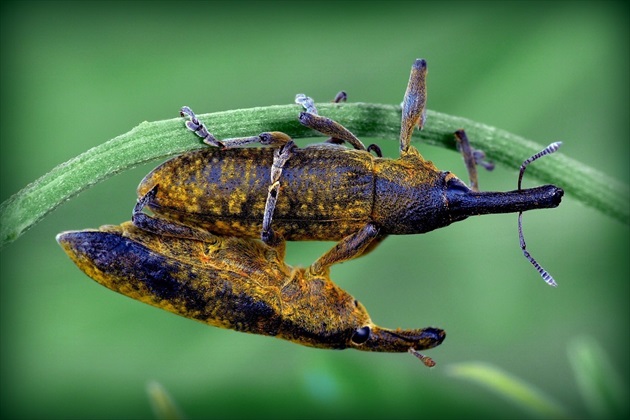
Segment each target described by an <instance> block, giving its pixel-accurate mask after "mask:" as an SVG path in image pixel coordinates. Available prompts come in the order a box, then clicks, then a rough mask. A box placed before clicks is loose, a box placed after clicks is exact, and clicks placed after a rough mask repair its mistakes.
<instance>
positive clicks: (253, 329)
mask: <svg viewBox="0 0 630 420" xmlns="http://www.w3.org/2000/svg"><path fill="white" fill-rule="evenodd" d="M143 205H144V200H140V201H139V202H138V205H137V206H138V207H139V208H140V209H141V208H142V206H143ZM204 239H205V240H204V241H198V240H192V239H187V238H181V237H174V236H165V235H156V234H153V233H149V232H147V231H144V230H141V229H138V228H137V227H135V226H134V225H133V224H132V223H130V222H126V223H123V224H122V225H120V226H114V225H109V226H103V227H101V229H100V230H83V231H70V232H63V233H60V234H59V235H57V241H58V242H59V244H60V245H61V246H62V247H63V249H64V251H65V252H66V253H67V254H68V255H69V256H70V258H71V259H72V260H73V261H74V262H75V264H76V265H77V266H78V267H79V268H80V269H81V270H82V271H83V272H85V273H86V274H87V275H88V276H89V277H91V278H92V279H94V280H95V281H97V282H98V283H100V284H102V285H103V286H105V287H107V288H109V289H111V290H113V291H116V292H118V293H121V294H123V295H126V296H129V297H131V298H133V299H136V300H139V301H141V302H145V303H148V304H149V305H153V306H156V307H158V308H162V309H164V310H167V311H170V312H173V313H175V314H178V315H181V316H184V317H186V318H191V319H194V320H197V321H200V322H203V323H206V324H210V325H213V326H216V327H220V328H229V329H233V330H236V331H242V332H248V333H252V334H261V335H267V336H274V337H278V338H282V339H285V340H290V341H293V342H295V343H299V344H302V345H305V346H311V347H319V348H328V349H345V348H354V349H358V350H364V351H373V352H392V353H393V352H410V353H411V354H413V355H414V356H416V357H418V358H419V359H420V360H421V361H422V362H423V363H424V364H425V365H427V366H429V367H431V366H433V365H435V363H434V362H433V360H432V359H431V358H429V357H427V356H424V355H423V354H421V353H419V350H425V349H430V348H433V347H436V346H438V345H440V344H441V343H442V341H443V340H444V338H445V336H446V334H445V332H444V331H443V330H441V329H439V328H423V329H415V330H401V329H396V330H390V329H386V328H380V327H378V326H377V325H374V324H373V323H372V320H371V319H370V316H369V315H368V313H367V311H366V310H365V307H364V306H363V305H362V304H360V303H359V302H358V301H357V300H355V299H354V298H353V297H352V296H351V295H350V294H349V293H347V292H346V291H344V290H342V289H341V288H339V287H338V286H337V285H336V284H334V283H333V282H332V281H331V280H330V278H329V277H328V276H327V275H319V274H313V273H310V272H309V271H308V270H305V269H299V268H293V267H290V266H288V265H286V264H285V262H284V248H285V246H284V242H283V241H277V242H276V243H275V244H274V245H273V246H268V245H265V244H264V243H262V242H261V241H259V240H256V239H249V238H236V237H223V236H214V235H211V234H208V235H207V236H206V237H205V238H204Z"/></svg>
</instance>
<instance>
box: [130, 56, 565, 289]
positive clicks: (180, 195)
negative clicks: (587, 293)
mask: <svg viewBox="0 0 630 420" xmlns="http://www.w3.org/2000/svg"><path fill="white" fill-rule="evenodd" d="M426 74H427V66H426V62H425V60H421V59H418V60H416V61H415V62H414V64H413V66H412V70H411V76H410V78H409V84H408V87H407V90H406V92H405V96H404V101H403V105H402V127H401V133H400V157H399V158H398V159H388V158H382V157H378V156H377V157H375V156H373V155H372V154H371V153H370V152H369V151H368V150H367V149H366V147H365V146H364V145H363V143H362V142H361V141H360V140H359V139H358V138H357V137H356V136H354V135H353V134H352V133H351V132H350V131H348V130H347V129H346V128H344V127H343V126H342V125H341V124H339V123H337V122H335V121H333V120H331V119H328V118H325V117H322V116H320V115H318V114H317V110H316V108H315V106H314V104H313V101H312V100H311V99H310V98H308V97H306V96H304V95H298V96H297V97H296V102H297V103H299V104H301V105H302V106H303V107H304V108H305V111H304V112H302V113H301V114H300V116H299V121H300V122H301V123H302V124H304V125H306V126H308V127H310V128H313V129H315V130H317V131H319V132H321V133H323V134H325V135H327V136H330V137H331V141H329V142H327V143H322V144H317V145H311V146H307V147H304V148H298V147H297V146H296V145H295V144H294V143H293V141H292V140H291V138H290V137H289V136H288V135H286V134H284V133H281V132H266V133H262V134H260V135H258V136H253V137H247V138H238V139H226V140H221V141H219V140H217V139H215V138H214V136H212V134H211V133H210V132H209V131H208V130H207V129H206V127H205V126H204V125H203V124H202V123H201V122H199V120H197V118H196V116H195V114H194V113H193V112H192V110H190V108H188V107H184V108H182V115H183V116H187V117H189V120H188V121H187V122H186V125H187V127H188V128H189V129H190V130H191V131H194V132H195V133H196V134H197V135H198V136H200V137H202V138H203V139H204V142H206V143H208V144H209V145H212V146H215V147H209V148H207V149H204V150H199V151H194V152H190V153H185V154H183V155H180V156H177V157H175V158H173V159H171V160H169V161H167V162H165V163H164V164H162V165H160V166H159V167H157V168H156V169H154V170H153V171H152V172H151V173H150V174H148V175H147V176H146V177H145V178H144V180H143V181H142V182H141V183H140V185H139V187H138V195H139V196H140V197H145V196H147V197H148V198H147V207H148V208H149V209H150V210H151V211H152V212H153V213H154V215H155V216H153V217H150V216H148V215H146V214H144V213H141V212H134V214H133V218H132V220H133V222H134V223H135V224H136V225H137V226H139V227H141V228H143V229H146V230H150V231H153V232H156V233H164V234H173V235H183V236H188V237H200V236H199V235H201V236H203V233H204V232H212V233H214V234H218V235H226V236H238V237H250V238H251V237H261V236H262V240H263V241H264V242H265V243H267V244H270V245H273V244H274V243H276V242H278V241H282V240H291V241H301V240H327V241H329V240H334V241H339V242H338V243H337V245H336V246H335V247H333V248H332V249H331V250H330V251H328V252H327V253H325V254H324V255H323V256H322V257H320V258H319V259H318V260H317V261H315V262H314V263H313V264H312V265H311V267H310V268H309V269H310V271H311V272H312V273H317V274H321V275H324V274H325V273H327V270H328V269H329V267H330V266H331V265H332V264H335V263H338V262H341V261H346V260H349V259H352V258H356V257H358V256H360V255H363V254H366V253H367V252H369V251H371V250H372V249H374V248H375V247H376V246H377V245H378V244H379V243H380V241H382V240H383V239H384V238H385V237H386V236H387V235H400V234H417V233H425V232H429V231H432V230H434V229H438V228H441V227H445V226H448V225H450V224H451V223H454V222H457V221H460V220H464V219H466V218H468V217H469V216H475V215H482V214H493V213H516V212H518V213H522V212H523V211H526V210H533V209H543V208H554V207H556V206H558V205H559V204H560V201H561V198H562V196H563V194H564V192H563V190H562V189H560V188H558V187H556V186H554V185H545V186H541V187H536V188H531V189H521V188H520V181H519V188H518V190H515V191H510V192H480V191H478V188H477V176H476V169H475V160H476V157H475V156H474V151H472V150H471V149H470V147H469V146H468V142H467V139H466V136H465V133H464V131H463V130H459V131H457V132H456V133H455V136H456V138H457V140H458V141H459V142H460V144H461V146H462V147H461V150H462V152H463V154H464V160H465V162H466V166H467V168H468V171H469V175H470V178H471V186H472V188H469V187H468V186H466V185H465V184H464V183H463V182H462V181H460V180H459V179H458V178H457V177H456V176H455V175H454V174H453V173H451V172H448V171H441V170H439V169H437V168H436V167H435V165H434V164H433V163H432V162H431V161H428V160H425V159H424V158H423V157H422V156H421V154H420V153H419V152H418V150H417V149H416V148H415V147H413V146H411V144H410V141H411V136H412V134H413V131H414V129H415V128H416V127H418V128H420V129H421V128H422V126H423V125H424V119H425V117H424V115H425V105H426V84H425V82H426ZM344 141H345V142H348V143H349V144H350V145H352V146H353V148H352V149H351V148H347V147H345V146H342V145H340V144H335V143H343V142H344ZM248 143H261V144H263V145H269V146H272V147H269V148H265V147H262V148H242V147H241V146H242V145H244V144H248ZM555 148H557V144H553V145H552V146H550V147H549V148H547V149H545V152H543V153H544V154H546V153H550V152H551V151H553V150H551V149H554V150H555ZM526 162H527V161H526ZM523 169H524V166H523ZM272 221H273V222H272ZM519 230H520V216H519ZM521 247H522V248H523V252H524V253H525V255H526V257H527V258H528V259H529V260H530V262H532V263H533V264H534V265H535V266H536V268H537V269H538V271H539V272H540V273H541V275H542V276H543V278H544V279H545V281H547V283H549V284H552V285H555V282H554V281H553V279H552V278H551V276H549V275H548V274H547V273H546V272H545V271H544V270H543V269H542V268H540V266H538V264H537V263H536V262H535V260H533V258H531V256H530V255H529V253H528V252H527V251H526V250H525V243H524V240H522V237H521Z"/></svg>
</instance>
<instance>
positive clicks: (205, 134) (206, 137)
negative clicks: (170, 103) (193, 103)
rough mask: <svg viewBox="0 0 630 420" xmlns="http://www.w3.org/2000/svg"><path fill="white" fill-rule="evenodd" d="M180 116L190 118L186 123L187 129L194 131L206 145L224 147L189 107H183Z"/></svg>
mask: <svg viewBox="0 0 630 420" xmlns="http://www.w3.org/2000/svg"><path fill="white" fill-rule="evenodd" d="M179 114H180V115H181V116H182V117H188V118H190V119H189V120H188V121H186V127H187V128H188V129H189V130H190V131H192V132H193V133H195V134H196V135H197V136H199V137H201V139H202V140H203V142H204V143H206V144H208V145H210V146H215V147H223V143H222V142H220V141H219V140H217V139H216V138H215V137H214V136H213V135H212V133H210V132H209V131H208V129H207V128H206V126H205V125H204V124H203V123H202V122H201V121H199V120H198V119H197V116H196V115H195V113H194V112H193V110H192V109H190V108H189V107H187V106H184V107H182V109H181V110H180V111H179Z"/></svg>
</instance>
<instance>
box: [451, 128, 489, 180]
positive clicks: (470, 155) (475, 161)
mask: <svg viewBox="0 0 630 420" xmlns="http://www.w3.org/2000/svg"><path fill="white" fill-rule="evenodd" d="M455 140H457V148H458V149H459V151H460V152H461V153H462V156H463V157H464V164H465V165H466V169H467V170H468V177H469V178H470V189H471V190H473V191H479V179H478V177H477V165H481V166H483V167H484V168H486V169H487V170H488V171H491V170H493V169H494V163H492V162H487V161H486V160H485V159H486V154H485V153H484V152H483V151H481V150H477V149H473V148H472V146H471V145H470V143H469V142H468V136H466V132H465V131H464V130H457V131H456V132H455Z"/></svg>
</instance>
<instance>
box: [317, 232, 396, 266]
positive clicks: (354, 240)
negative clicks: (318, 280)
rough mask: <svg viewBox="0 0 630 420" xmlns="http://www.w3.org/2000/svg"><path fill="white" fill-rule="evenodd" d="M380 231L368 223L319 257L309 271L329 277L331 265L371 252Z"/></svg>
mask: <svg viewBox="0 0 630 420" xmlns="http://www.w3.org/2000/svg"><path fill="white" fill-rule="evenodd" d="M378 231H379V229H378V227H377V226H376V225H375V224H374V223H368V224H367V225H365V226H363V227H362V228H361V230H359V231H358V232H356V233H353V234H352V235H348V236H346V237H345V238H343V239H342V240H341V241H339V243H337V245H335V246H334V247H333V248H332V249H331V250H330V251H328V252H326V253H325V254H324V255H322V256H321V257H319V259H317V261H315V262H314V263H313V264H312V265H311V267H310V269H309V271H310V272H311V273H312V274H314V275H327V274H328V270H329V268H330V266H331V265H333V264H337V263H340V262H343V261H348V260H351V259H353V258H356V257H359V256H361V255H363V253H364V252H366V250H367V251H368V252H369V251H371V250H372V249H374V247H370V245H371V243H372V242H373V241H374V239H376V238H377V237H378ZM383 238H384V237H383ZM379 242H380V241H379Z"/></svg>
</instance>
